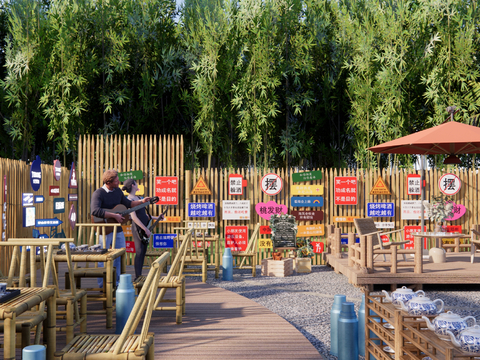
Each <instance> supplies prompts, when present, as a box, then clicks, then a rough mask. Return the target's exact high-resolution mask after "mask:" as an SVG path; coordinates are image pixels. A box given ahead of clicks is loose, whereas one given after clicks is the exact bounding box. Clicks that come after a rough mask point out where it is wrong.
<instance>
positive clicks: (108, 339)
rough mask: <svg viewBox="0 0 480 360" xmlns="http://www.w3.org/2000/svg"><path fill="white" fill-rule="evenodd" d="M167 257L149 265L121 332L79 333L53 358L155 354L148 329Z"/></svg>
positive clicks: (75, 359)
mask: <svg viewBox="0 0 480 360" xmlns="http://www.w3.org/2000/svg"><path fill="white" fill-rule="evenodd" d="M169 257H170V254H169V253H165V254H163V255H162V256H161V257H159V258H158V259H157V260H155V262H154V263H153V264H152V267H151V268H150V271H149V272H148V276H147V278H146V279H145V283H144V286H143V288H142V290H141V291H140V294H139V295H138V298H137V300H136V301H135V305H134V307H133V309H132V312H131V313H130V316H129V317H128V319H127V323H126V324H125V327H124V328H123V331H122V333H121V334H120V335H111V334H110V335H80V336H76V337H75V338H74V339H73V340H72V341H71V342H70V343H68V344H67V346H66V347H65V348H63V349H62V351H59V352H56V353H55V359H56V360H69V359H71V360H78V359H90V358H91V359H96V360H98V359H108V360H113V359H127V358H128V359H129V360H134V359H147V360H153V359H154V357H155V352H154V350H155V348H154V343H153V340H154V334H153V333H149V332H148V328H149V326H150V320H151V317H152V311H153V306H154V300H155V295H156V293H157V287H156V286H155V284H157V283H158V282H159V279H160V275H161V269H162V267H163V266H164V265H165V263H166V261H167V260H168V258H169ZM144 311H145V318H144V321H143V326H142V331H141V333H140V334H139V335H135V334H134V333H135V330H136V328H137V326H138V324H139V322H140V320H141V318H142V316H141V315H142V313H143V312H144Z"/></svg>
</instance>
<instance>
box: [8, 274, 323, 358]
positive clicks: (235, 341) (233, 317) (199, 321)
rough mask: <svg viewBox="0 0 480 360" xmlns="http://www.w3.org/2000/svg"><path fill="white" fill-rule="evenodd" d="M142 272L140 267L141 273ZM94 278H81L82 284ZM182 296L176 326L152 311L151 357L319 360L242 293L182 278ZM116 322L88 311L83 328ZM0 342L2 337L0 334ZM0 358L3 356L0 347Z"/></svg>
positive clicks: (61, 341)
mask: <svg viewBox="0 0 480 360" xmlns="http://www.w3.org/2000/svg"><path fill="white" fill-rule="evenodd" d="M127 271H128V272H129V273H131V272H133V267H132V266H128V267H127ZM146 271H147V270H146V269H144V273H145V272H146ZM93 280H94V279H88V280H85V285H84V286H88V285H89V282H90V281H93ZM60 284H63V280H60ZM167 294H168V292H167ZM171 294H172V295H173V291H172V292H171ZM172 298H173V296H172ZM186 299H187V303H186V314H185V316H184V317H183V323H182V324H181V325H176V323H175V312H174V311H168V312H166V311H161V312H158V311H154V312H153V316H152V321H151V323H150V331H151V332H154V333H155V358H158V359H166V360H169V359H196V360H197V359H198V360H201V359H208V360H215V359H288V360H291V359H323V357H322V356H321V355H320V354H319V353H318V351H317V350H316V349H315V347H314V346H313V345H312V344H311V343H310V342H309V341H308V340H307V339H306V338H305V337H304V336H303V335H302V334H301V333H300V332H299V331H298V330H297V329H295V327H294V326H293V325H291V324H290V323H288V322H287V321H286V320H284V319H283V318H281V317H280V316H278V315H276V314H274V313H272V312H271V311H270V310H268V309H267V308H265V307H263V306H261V305H259V304H257V303H255V302H254V301H252V300H249V299H247V298H245V297H243V296H241V295H238V294H236V293H233V292H231V291H227V290H224V289H221V288H218V287H214V286H211V285H208V284H204V283H201V282H197V281H194V280H187V286H186ZM92 304H93V306H94V307H95V308H96V309H101V304H100V303H98V304H97V303H89V304H88V307H89V309H90V307H91V306H92ZM97 305H98V306H97ZM141 325H142V324H141V323H140V325H139V329H140V328H141ZM115 326H116V325H115V317H114V319H113V328H112V329H105V316H104V315H103V316H102V315H89V316H88V325H87V331H88V333H92V334H95V333H97V334H113V333H115ZM76 330H77V329H76ZM77 331H78V330H77ZM0 341H1V342H3V335H1V334H0ZM64 346H65V335H64V333H59V336H58V337H57V350H61V349H62V348H63V347H64ZM20 355H21V350H20V349H17V358H18V359H20ZM0 358H3V349H0Z"/></svg>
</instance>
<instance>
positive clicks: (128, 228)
mask: <svg viewBox="0 0 480 360" xmlns="http://www.w3.org/2000/svg"><path fill="white" fill-rule="evenodd" d="M122 229H123V235H124V236H125V237H132V236H133V235H132V225H122Z"/></svg>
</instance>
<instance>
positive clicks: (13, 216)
mask: <svg viewBox="0 0 480 360" xmlns="http://www.w3.org/2000/svg"><path fill="white" fill-rule="evenodd" d="M69 165H70V164H69ZM41 169H42V182H41V184H40V188H39V189H38V191H33V189H32V186H31V185H30V164H28V165H27V163H25V162H24V161H19V160H11V159H2V158H0V184H1V196H0V206H1V208H0V213H1V216H0V218H1V229H2V231H1V232H0V236H1V233H2V232H3V231H4V232H5V239H0V241H4V240H8V239H9V238H22V237H23V238H31V237H32V229H33V227H23V205H22V194H23V193H32V194H33V195H34V196H35V195H37V196H38V195H42V196H43V197H44V202H43V203H38V204H35V203H34V205H33V207H35V218H36V219H52V218H55V217H56V218H58V219H59V220H61V221H62V222H63V223H62V224H61V225H59V226H58V227H57V232H58V233H61V232H62V230H63V231H64V233H65V235H66V237H73V232H72V229H71V227H70V223H69V220H68V214H69V212H70V207H71V205H72V204H73V205H74V206H75V208H77V202H76V201H74V202H69V201H68V194H76V193H77V189H69V188H68V181H69V178H70V170H69V169H68V168H66V167H64V166H62V174H61V176H60V180H59V181H57V180H55V178H54V174H53V171H54V168H53V164H52V165H46V164H42V165H41ZM4 176H6V179H7V196H6V201H4V187H3V186H4V185H3V184H4V183H3V181H4ZM51 185H56V186H59V187H60V194H59V195H58V196H49V186H51ZM58 198H64V199H65V212H64V213H59V214H54V213H53V200H54V199H58ZM4 209H6V211H5V212H4ZM4 215H5V220H4V219H3V216H4ZM4 226H5V230H3V229H4ZM36 229H37V230H39V231H40V234H47V235H48V236H49V237H50V235H51V233H50V230H51V228H50V227H40V228H36ZM12 251H13V249H7V248H5V247H3V246H2V247H1V248H0V270H1V271H2V273H3V274H4V275H5V276H6V275H7V270H8V267H9V265H10V260H11V253H12Z"/></svg>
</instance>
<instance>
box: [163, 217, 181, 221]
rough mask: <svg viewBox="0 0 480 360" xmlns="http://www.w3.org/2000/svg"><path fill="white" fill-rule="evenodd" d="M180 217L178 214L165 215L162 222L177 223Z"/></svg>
mask: <svg viewBox="0 0 480 360" xmlns="http://www.w3.org/2000/svg"><path fill="white" fill-rule="evenodd" d="M181 221H182V219H180V216H165V219H163V221H162V222H166V223H178V222H181Z"/></svg>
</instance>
